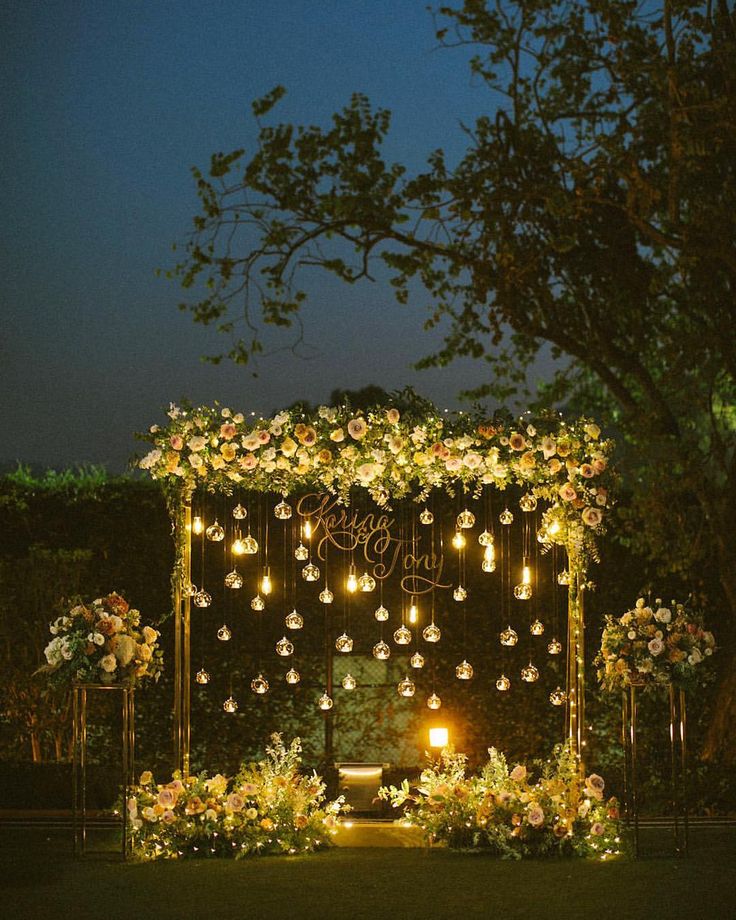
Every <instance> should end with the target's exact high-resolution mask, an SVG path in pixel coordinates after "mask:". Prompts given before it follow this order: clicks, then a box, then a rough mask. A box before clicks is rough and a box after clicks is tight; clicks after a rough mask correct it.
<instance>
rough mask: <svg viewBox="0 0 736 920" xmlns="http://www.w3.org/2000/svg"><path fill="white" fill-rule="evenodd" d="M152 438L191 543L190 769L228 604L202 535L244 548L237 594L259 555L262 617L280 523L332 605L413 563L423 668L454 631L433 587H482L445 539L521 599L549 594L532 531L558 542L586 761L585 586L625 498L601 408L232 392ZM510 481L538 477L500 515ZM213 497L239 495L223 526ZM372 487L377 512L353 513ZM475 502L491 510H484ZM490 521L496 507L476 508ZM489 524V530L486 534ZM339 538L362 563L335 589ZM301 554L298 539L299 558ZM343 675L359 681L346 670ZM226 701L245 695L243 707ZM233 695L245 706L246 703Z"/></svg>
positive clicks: (185, 631) (150, 457) (178, 644)
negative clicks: (522, 410) (616, 484)
mask: <svg viewBox="0 0 736 920" xmlns="http://www.w3.org/2000/svg"><path fill="white" fill-rule="evenodd" d="M147 437H148V439H149V440H150V441H151V442H152V449H151V450H150V452H149V453H148V454H147V455H146V456H145V457H144V458H143V459H142V460H141V461H140V466H141V467H142V468H143V469H145V470H147V471H148V472H149V473H150V475H151V476H152V477H153V478H154V479H156V480H158V481H160V482H161V483H162V485H163V488H164V491H165V494H166V498H167V503H168V508H169V511H170V514H171V518H172V523H173V532H174V539H175V546H176V555H175V567H174V572H173V576H172V591H173V599H174V633H175V635H174V641H175V675H174V683H175V698H174V724H175V760H176V765H177V767H178V769H180V770H181V771H182V772H183V773H184V774H185V775H186V774H188V772H189V768H190V741H191V688H192V683H193V680H196V681H199V682H204V678H205V677H207V679H209V675H208V674H207V673H206V672H205V671H204V670H202V671H200V672H197V675H196V677H194V678H193V675H192V657H191V614H192V606H193V605H194V606H195V608H196V607H197V606H201V607H205V606H209V604H210V603H211V602H212V597H211V595H210V594H209V593H208V591H207V590H205V585H203V584H202V583H200V584H199V585H197V584H196V582H195V580H194V575H193V541H199V543H198V544H197V545H198V547H199V551H200V555H201V558H202V569H201V571H202V572H204V571H205V569H204V559H205V552H210V551H211V550H212V547H215V546H218V547H220V550H219V551H220V552H222V558H223V559H224V560H227V565H226V573H225V575H224V583H223V584H224V589H223V590H224V591H225V594H227V590H238V589H241V590H242V586H243V582H244V578H243V573H241V572H240V571H239V568H238V563H239V561H241V562H242V560H243V559H245V558H247V557H249V556H250V557H254V558H255V559H256V560H257V590H256V596H255V597H254V598H253V599H252V600H251V603H250V606H251V608H252V610H253V611H254V612H255V613H256V615H257V616H258V615H260V613H261V612H262V611H263V610H264V608H265V606H266V600H267V596H268V592H269V591H270V587H271V580H272V573H271V571H270V567H269V564H268V543H269V539H270V538H272V535H273V532H274V524H280V526H281V527H282V528H283V533H284V541H285V542H284V546H285V547H286V546H287V538H288V540H289V541H290V542H289V543H288V547H289V553H288V558H289V560H294V561H290V564H291V565H292V566H296V562H297V561H298V562H299V563H300V564H301V581H303V582H304V583H306V584H307V585H308V586H309V587H310V589H313V590H314V593H315V595H318V600H319V602H320V603H324V604H329V603H332V601H333V600H334V597H335V591H333V590H332V588H335V590H336V591H339V590H343V591H346V592H365V593H370V592H372V591H374V590H375V589H376V585H377V584H378V585H379V588H380V586H382V584H383V580H385V579H387V578H388V577H389V576H390V575H392V574H393V575H394V576H397V575H398V576H399V577H400V579H401V591H402V597H403V598H404V599H405V600H404V601H402V603H401V608H402V610H401V625H400V626H398V628H397V629H396V631H395V632H394V634H393V637H394V642H395V646H394V649H393V651H396V650H398V653H400V654H401V653H404V652H406V653H407V654H408V652H409V651H410V650H411V648H412V647H413V648H414V654H413V655H412V659H411V666H412V667H415V666H419V667H421V665H418V664H417V663H418V662H420V661H421V662H422V663H423V661H424V656H423V654H422V652H421V649H420V646H419V645H418V640H419V637H420V636H421V637H422V638H423V639H424V640H425V642H426V643H428V645H427V646H426V647H427V648H429V647H430V646H431V645H432V643H434V642H436V641H437V639H439V636H440V630H439V628H438V626H437V625H436V624H435V620H434V606H432V617H431V621H428V620H427V615H426V612H425V614H424V621H422V620H421V619H420V618H419V617H418V614H417V609H418V606H419V605H418V603H417V600H418V599H421V597H422V595H423V594H431V596H432V598H433V599H434V596H435V593H437V592H443V591H444V592H448V596H449V595H450V594H451V596H452V597H453V599H454V601H456V602H458V603H462V602H463V601H464V600H465V596H466V595H467V592H466V590H465V587H464V586H463V584H462V581H461V580H458V583H457V584H449V583H447V582H446V581H443V580H442V572H443V566H444V562H445V549H444V547H447V548H448V551H451V552H453V553H456V555H457V558H458V560H459V567H458V571H460V572H462V571H463V570H464V569H463V565H464V560H465V553H466V552H469V551H470V549H469V543H472V545H473V547H475V546H476V542H477V546H478V547H479V549H478V550H477V551H478V552H480V553H481V555H482V566H483V571H484V572H487V573H488V574H492V573H493V572H494V570H496V568H497V566H500V570H501V572H502V574H503V573H505V574H504V578H506V580H507V582H508V590H507V591H506V593H505V594H504V595H503V596H504V597H508V598H509V601H508V602H509V603H512V601H511V598H513V599H514V600H517V601H520V602H524V601H526V600H528V599H530V598H531V597H532V595H533V592H534V590H535V578H536V575H535V573H534V572H533V571H532V568H533V566H532V565H531V561H532V548H531V547H532V543H530V541H533V546H534V551H535V552H538V551H540V550H541V552H548V551H549V552H555V553H556V552H557V551H558V550H559V551H560V553H562V554H563V555H564V560H565V567H564V569H562V570H560V572H559V573H558V575H557V579H558V581H559V583H560V584H563V585H565V586H566V587H567V605H566V606H567V622H566V624H565V625H564V630H563V635H564V638H565V639H566V642H565V645H564V646H563V644H562V642H560V641H559V640H558V639H557V638H556V637H554V638H553V640H552V641H550V643H549V645H548V650H549V653H550V654H561V653H562V654H564V655H565V656H566V668H565V679H566V686H565V687H564V688H558V689H557V690H556V691H554V692H553V694H551V695H550V696H551V702H553V703H554V704H555V705H564V706H565V710H566V715H565V735H566V739H567V741H568V742H569V745H570V747H571V750H572V752H573V754H574V755H575V756H576V757H577V758H578V759H580V758H581V754H582V750H583V747H584V743H585V742H584V725H585V719H584V707H585V695H584V679H585V654H584V595H585V589H586V584H587V572H588V568H589V565H590V562H591V561H592V560H594V559H595V558H596V557H597V541H598V537H599V535H600V534H601V533H602V532H603V530H604V528H605V526H606V515H607V513H608V511H609V509H610V506H611V500H612V495H611V480H612V472H611V470H610V465H609V460H610V454H611V451H612V447H613V444H612V442H611V441H609V440H605V439H603V438H602V437H601V431H600V428H599V426H598V425H597V424H595V422H594V421H592V420H591V419H586V418H581V419H577V420H565V419H563V418H562V417H561V416H560V415H559V414H556V413H552V412H549V413H547V414H543V415H540V416H539V417H532V416H531V415H530V414H527V415H525V416H523V417H521V418H519V419H516V420H511V419H509V418H503V419H502V418H500V417H494V418H491V419H488V418H483V417H480V416H477V415H472V414H463V413H456V414H449V413H443V412H439V411H436V410H427V408H426V406H424V405H423V406H422V407H421V409H420V408H419V407H417V408H412V407H409V408H408V409H407V408H406V407H404V408H402V410H401V411H399V409H398V408H395V407H380V408H375V409H372V410H369V411H365V412H359V411H355V410H351V409H350V408H349V407H347V406H345V407H326V406H322V407H320V408H319V409H318V410H317V411H316V413H314V414H313V415H307V414H305V413H303V412H301V411H299V410H287V411H283V412H280V413H278V414H277V415H275V416H274V417H273V418H262V417H256V416H255V414H253V413H251V414H246V413H243V412H237V411H233V410H231V409H229V408H223V407H221V406H219V405H217V404H215V405H214V406H209V407H198V408H193V407H178V406H174V405H172V406H171V407H170V409H169V412H168V421H167V423H166V424H165V425H160V426H159V425H154V426H152V428H151V429H150V433H149V435H148V436H147ZM509 487H516V489H517V491H518V490H520V491H521V495H520V498H519V499H518V507H513V508H511V507H509V506H508V504H507V505H506V507H504V510H503V512H502V513H501V514H500V515H499V516H496V515H495V514H494V515H493V516H492V517H491V516H490V515H489V513H488V508H489V507H490V506H489V504H488V502H487V501H486V498H487V497H488V496H490V495H492V494H496V495H497V494H498V493H503V492H504V491H505V490H506V489H507V488H509ZM441 494H445V495H449V496H452V497H453V498H456V499H457V501H459V502H460V504H461V505H462V508H460V510H459V511H458V513H457V515H456V517H455V519H454V521H453V532H454V533H453V535H452V536H450V535H449V534H448V539H447V540H445V539H444V536H443V534H442V533H441V532H440V533H436V532H435V526H434V515H433V512H432V510H431V509H432V497H433V496H436V495H441ZM253 495H260V496H268V495H270V496H272V497H273V499H272V501H271V502H270V503H269V504H268V505H267V506H266V507H265V512H264V507H263V506H262V505H256V504H251V503H250V498H249V497H251V496H253ZM208 496H209V497H215V496H217V497H218V498H219V499H220V501H221V503H220V504H219V505H218V506H217V507H219V508H220V509H222V508H223V507H224V506H223V505H222V500H223V499H227V500H230V504H231V507H230V508H229V510H228V513H227V515H225V514H223V515H222V516H223V521H222V522H220V521H219V520H218V518H217V514H213V513H212V507H213V506H212V504H211V502H210V504H209V505H208ZM463 498H466V499H467V501H466V502H463V501H462V500H463ZM276 499H278V501H276ZM356 501H357V502H359V503H360V506H361V509H362V512H363V513H361V515H356V514H351V512H350V509H351V508H354V507H355V506H356ZM274 502H275V503H274ZM397 503H404V504H407V503H408V504H409V506H410V509H411V512H410V514H409V516H408V519H410V520H409V523H408V524H407V527H406V530H403V531H402V532H401V533H400V534H398V535H397V532H396V531H395V529H394V523H395V522H394V519H393V518H392V509H393V508H394V507H395V506H396V505H397ZM249 504H250V509H249ZM469 505H473V507H475V508H476V509H481V510H482V512H483V513H482V514H480V515H477V514H475V513H474V512H473V511H472V510H470V507H468V506H469ZM515 515H516V520H517V524H518V523H521V526H522V527H523V541H522V551H521V558H518V554H517V558H516V559H513V558H512V551H511V548H510V547H511V543H510V542H509V540H508V539H506V538H505V534H506V533H508V532H509V531H510V526H511V523H512V521H513V520H514V517H515ZM476 517H483V520H482V521H479V522H477V521H476ZM256 518H258V520H255V519H256ZM269 520H270V521H271V526H270V530H269ZM481 524H483V530H482V532H480V533H478V531H479V530H480V527H481ZM427 533H428V534H429V536H426V534H427ZM254 534H255V535H254ZM269 534H270V535H271V537H270V536H269ZM471 534H473V539H472V540H471V539H470V535H471ZM476 538H477V540H476ZM297 540H298V544H297ZM358 547H360V549H361V551H362V555H361V557H360V559H361V563H362V564H361V566H360V567H361V568H363V567H365V569H366V571H365V572H364V573H363V574H362V575H360V576H358V570H357V568H356V565H355V556H354V552H355V550H356V548H358ZM449 547H452V549H451V550H450V549H449ZM328 550H329V552H330V553H332V554H335V553H337V554H348V555H346V559H348V560H349V562H346V564H345V566H344V568H343V576H345V577H342V578H341V579H339V581H340V582H341V583H340V584H339V585H338V584H337V582H336V581H335V579H334V578H333V579H332V581H333V584H332V588H331V587H330V586H329V585H328V584H327V582H326V572H325V571H321V570H320V567H322V569H323V570H324V569H325V568H326V565H324V564H323V560H326V559H327V553H328ZM387 556H390V557H391V559H392V560H393V562H392V563H389V562H388V561H387ZM286 558H287V555H286V551H285V555H284V565H285V564H286ZM264 560H265V561H264ZM369 569H370V570H369ZM295 571H296V570H295ZM284 577H286V576H285V573H284ZM294 577H296V576H294ZM514 582H516V584H514ZM225 589H227V590H225ZM285 593H286V592H285ZM287 606H288V605H287ZM375 616H376V620H377V621H381V620H382V619H384V618H385V619H386V620H388V611H387V610H386V609H385V608H384V607H383V605H382V604H381V605H379V607H377V609H376V614H375ZM290 617H291V623H290V622H289V618H290ZM300 620H302V618H301V616H300V615H299V614H298V612H297V610H296V609H294V610H293V611H292V613H291V614H287V616H286V627H288V628H298V627H299V625H301V624H300V623H299V621H300ZM537 623H538V621H535V622H531V625H530V629H531V631H532V634H533V635H537V634H538V633H535V632H534V630H535V628H536V629H539V628H540V627H541V629H542V630H543V629H544V624H542V623H539V625H537ZM380 626H381V639H380V641H379V642H377V643H376V645H375V646H374V651H373V654H374V656H375V657H381V656H382V655H384V654H386V653H385V651H384V650H385V649H388V654H391V652H392V649H391V647H390V646H389V645H388V644H387V643H385V642H384V641H383V631H382V630H383V623H382V622H381V623H380ZM430 627H431V628H430ZM225 628H227V627H225ZM420 630H421V632H420ZM407 635H408V637H409V638H408V640H406V641H405V639H406V636H407ZM514 636H516V637H517V638H518V635H517V633H516V631H515V630H514V629H513V628H512V626H511V614H510V615H509V627H508V630H506V629H504V630H502V631H501V633H500V635H499V641H500V643H501V645H503V646H511V645H514V644H515V641H516V640H515V639H514ZM220 638H229V637H228V636H225V635H223V636H220ZM337 641H338V643H339V642H340V641H342V643H343V647H340V645H339V644H338V651H339V652H346V653H349V652H350V651H351V649H352V640H350V637H349V636H347V635H345V636H344V637H343V636H340V637H338V640H337ZM293 647H294V643H293V642H292V640H291V639H290V638H287V635H286V634H285V635H284V639H283V640H280V642H279V643H277V648H276V655H278V656H283V657H284V658H285V659H286V658H288V656H289V655H290V654H291V652H292V651H293ZM386 657H387V655H386ZM408 671H409V666H407V672H408ZM525 672H526V673H525ZM535 672H536V675H537V676H538V671H537V669H536V668H535V667H534V666H533V665H532V663H531V661H530V664H529V666H528V667H525V668H522V672H521V673H522V680H530V681H533V680H536V677H535ZM472 674H473V668H472V666H471V665H470V664H469V662H468V661H466V660H464V661H463V662H461V663H460V664H459V665H458V667H457V668H456V676H457V677H458V678H459V679H467V678H468V677H472ZM347 677H350V675H349V674H348V675H347ZM284 679H285V680H286V682H287V683H292V682H298V680H299V674H298V672H297V671H296V670H295V669H294V668H290V670H289V671H288V672H287V673H286V675H285V677H284ZM259 680H260V681H262V683H259ZM504 682H505V684H504ZM508 684H509V679H508V678H507V677H506V675H505V674H501V675H500V676H499V677H498V679H497V680H496V687H497V689H498V690H499V691H504V690H506V689H508ZM343 686H344V687H346V688H347V689H351V688H350V685H349V684H346V683H345V682H343ZM352 686H353V687H354V686H355V682H354V681H353V684H352ZM251 687H252V689H253V691H254V692H255V693H264V692H266V691H267V690H268V681H267V680H266V679H265V678H263V676H262V675H258V677H255V678H254V680H253V682H252V684H251ZM415 689H416V688H415V685H414V681H413V679H411V678H409V677H408V676H407V678H406V679H405V681H402V682H400V684H399V686H398V692H399V694H400V695H403V696H412V695H414V692H415ZM554 694H556V696H554ZM439 701H440V698H439V696H438V695H437V694H436V693H435V692H434V689H433V692H432V695H431V696H430V697H428V698H427V705H428V706H429V708H430V709H431V708H436V707H437V706H439V705H440V702H439ZM318 704H319V705H320V707H321V708H323V709H329V708H331V707H332V704H333V701H332V699H331V698H330V696H329V695H328V694H327V692H325V693H324V694H323V695H322V697H320V699H319V701H318ZM227 705H228V701H226V702H225V708H226V710H227ZM230 705H231V706H237V703H236V702H235V701H234V700H230Z"/></svg>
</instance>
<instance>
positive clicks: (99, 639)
mask: <svg viewBox="0 0 736 920" xmlns="http://www.w3.org/2000/svg"><path fill="white" fill-rule="evenodd" d="M92 641H93V642H94V644H95V645H104V644H105V637H104V636H103V635H102V633H95V634H94V636H93V637H92Z"/></svg>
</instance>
